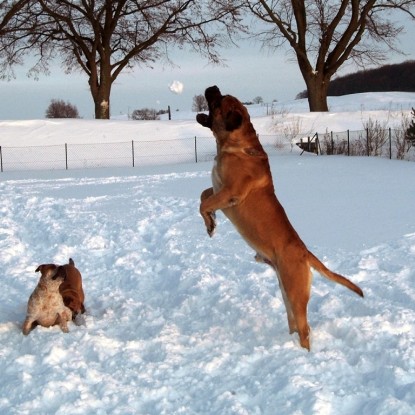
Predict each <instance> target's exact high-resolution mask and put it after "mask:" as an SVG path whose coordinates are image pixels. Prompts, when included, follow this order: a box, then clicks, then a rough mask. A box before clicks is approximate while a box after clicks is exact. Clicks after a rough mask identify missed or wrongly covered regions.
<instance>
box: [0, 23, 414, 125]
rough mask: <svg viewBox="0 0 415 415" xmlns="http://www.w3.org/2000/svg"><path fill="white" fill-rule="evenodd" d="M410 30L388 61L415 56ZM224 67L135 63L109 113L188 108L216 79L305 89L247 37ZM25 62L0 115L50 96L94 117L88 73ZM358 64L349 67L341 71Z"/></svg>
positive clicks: (186, 59)
mask: <svg viewBox="0 0 415 415" xmlns="http://www.w3.org/2000/svg"><path fill="white" fill-rule="evenodd" d="M405 25H406V28H407V33H406V34H404V35H402V36H401V38H400V39H401V43H400V47H401V49H402V51H403V52H405V53H406V54H407V56H402V55H392V54H391V56H390V61H389V62H390V63H397V62H402V61H404V60H409V59H415V42H414V38H415V37H414V35H413V34H414V33H415V22H413V21H412V22H409V21H408V24H406V23H405ZM222 56H223V57H224V58H225V59H227V66H226V67H217V66H216V67H215V66H211V65H207V64H206V61H205V60H203V59H202V58H201V57H199V56H198V55H195V54H193V53H189V52H180V53H177V54H176V58H175V64H176V65H177V67H173V68H172V67H165V68H163V67H161V65H155V67H154V69H148V68H143V69H140V68H137V69H136V70H134V71H130V73H127V72H124V73H123V74H121V75H120V76H119V78H118V80H117V81H116V83H115V84H114V85H113V89H112V94H111V115H119V114H127V113H128V112H130V113H131V112H132V111H133V110H134V109H137V108H144V107H149V108H156V109H162V108H167V106H168V105H170V107H171V109H172V112H173V113H172V115H173V117H174V111H175V110H176V109H180V110H190V109H191V106H192V100H193V97H194V96H195V95H198V94H201V93H203V92H204V89H205V88H206V87H207V86H210V85H213V84H217V85H218V86H219V87H220V88H221V90H222V91H223V92H224V93H230V94H232V95H235V96H237V97H238V98H240V99H241V100H250V99H252V98H254V97H256V96H258V95H259V96H261V97H262V98H263V99H264V101H265V102H271V101H272V100H274V99H277V100H278V101H286V100H291V99H294V98H295V96H296V95H297V94H298V93H299V92H300V91H303V90H304V89H305V84H304V81H303V79H302V77H301V74H300V71H299V69H298V66H297V64H296V62H294V61H293V60H292V59H290V56H291V55H288V54H287V53H286V52H285V51H284V50H283V49H280V50H278V51H277V52H275V51H274V52H273V54H271V53H268V52H267V51H264V50H261V48H260V45H258V44H253V43H247V42H245V43H244V45H243V46H241V47H240V48H236V47H234V48H232V49H227V50H223V52H222ZM27 69H28V68H27V67H22V68H19V69H18V71H17V77H16V79H14V80H12V81H10V82H6V81H0V96H1V99H0V119H2V120H6V119H38V118H44V114H45V110H46V108H47V106H48V105H49V103H50V101H51V100H52V99H63V100H65V101H69V102H71V103H72V104H73V105H76V107H77V108H78V110H79V113H80V116H81V117H83V118H88V119H91V118H94V105H93V101H92V97H91V95H90V92H89V90H88V80H87V77H86V76H85V75H83V74H81V73H73V74H70V75H65V74H63V73H62V71H61V69H60V67H59V66H56V67H55V68H53V69H52V71H51V74H50V75H49V76H45V75H42V76H41V77H40V79H39V80H38V81H35V80H33V79H31V78H27V77H26V75H25V73H26V71H27ZM354 70H355V69H353V68H351V67H348V68H344V69H343V71H346V72H351V71H354ZM173 80H178V81H180V82H182V83H183V84H184V91H183V93H182V94H181V95H176V94H173V93H172V92H170V90H169V84H170V83H171V82H172V81H173Z"/></svg>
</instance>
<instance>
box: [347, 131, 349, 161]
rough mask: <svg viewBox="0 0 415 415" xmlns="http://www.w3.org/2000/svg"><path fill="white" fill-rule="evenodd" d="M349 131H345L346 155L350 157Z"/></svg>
mask: <svg viewBox="0 0 415 415" xmlns="http://www.w3.org/2000/svg"><path fill="white" fill-rule="evenodd" d="M349 133H350V131H349V130H347V155H348V156H350V134H349Z"/></svg>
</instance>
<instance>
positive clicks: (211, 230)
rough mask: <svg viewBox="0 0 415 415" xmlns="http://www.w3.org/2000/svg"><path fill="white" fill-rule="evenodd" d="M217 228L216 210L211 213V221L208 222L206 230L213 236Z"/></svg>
mask: <svg viewBox="0 0 415 415" xmlns="http://www.w3.org/2000/svg"><path fill="white" fill-rule="evenodd" d="M215 229H216V214H215V212H211V213H209V222H208V223H206V230H207V233H208V235H209V236H210V237H212V236H213V234H214V233H215Z"/></svg>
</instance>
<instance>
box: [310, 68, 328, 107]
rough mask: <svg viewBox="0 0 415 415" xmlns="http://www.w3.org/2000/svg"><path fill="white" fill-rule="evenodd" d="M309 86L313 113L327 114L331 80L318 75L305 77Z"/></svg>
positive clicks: (313, 74)
mask: <svg viewBox="0 0 415 415" xmlns="http://www.w3.org/2000/svg"><path fill="white" fill-rule="evenodd" d="M304 79H305V82H306V85H307V96H308V105H309V107H310V111H311V112H327V111H328V110H329V108H328V105H327V91H328V89H329V84H330V78H329V77H327V76H319V74H318V73H317V74H316V73H314V72H313V73H311V74H307V76H304Z"/></svg>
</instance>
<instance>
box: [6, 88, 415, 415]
mask: <svg viewBox="0 0 415 415" xmlns="http://www.w3.org/2000/svg"><path fill="white" fill-rule="evenodd" d="M224 92H228V91H224ZM393 96H394V97H395V98H394V102H396V104H397V105H398V106H399V105H400V102H403V101H404V100H406V99H407V98H408V94H396V93H395V94H393ZM411 96H412V101H409V104H408V103H407V104H405V105H406V106H405V111H407V110H408V109H409V108H410V107H411V105H412V106H415V94H412V95H411ZM358 98H359V97H357V96H350V97H347V98H346V97H342V98H341V100H342V102H343V106H342V105H341V104H340V103H338V104H336V106H335V108H336V109H335V111H336V113H329V114H324V115H323V114H317V115H314V116H315V119H314V120H311V118H312V116H313V114H307V113H306V112H305V111H303V110H301V109H297V108H294V107H293V105H294V103H292V104H291V103H289V104H287V106H290V105H292V106H291V107H290V108H291V109H290V113H292V114H303V115H304V117H307V118H308V119H310V120H311V121H310V122H311V123H317V122H321V120H322V119H323V118H324V119H326V120H327V119H328V118H329V117H330V116H331V117H333V118H336V123H337V125H339V128H342V129H343V130H345V129H347V128H350V127H349V125H350V123H351V122H356V118H355V116H354V115H353V114H355V113H359V114H360V112H361V106H362V105H363V106H364V107H365V111H368V112H370V114H371V116H373V117H376V118H379V119H386V118H387V117H389V113H390V110H389V108H383V109H382V108H381V104H379V102H380V101H382V100H385V94H371V96H370V97H369V96H367V95H366V96H364V99H362V100H360V101H359V99H358ZM361 98H363V97H361ZM400 98H402V101H399V99H400ZM339 101H340V99H339V100H338V101H337V102H339ZM281 105H282V104H281ZM402 105H403V104H402ZM387 106H389V104H387ZM333 108H334V105H333ZM371 108H374V109H375V110H374V111H371ZM347 111H351V114H352V115H351V116H350V117H349V116H348V112H347ZM339 114H340V115H339ZM253 115H254V116H253V122H254V124H255V126H256V128H257V129H259V130H261V131H260V132H261V133H263V134H266V133H267V132H268V133H269V132H270V131H271V129H272V128H273V126H272V125H273V123H272V121H273V117H272V116H269V117H265V116H263V114H262V116H261V117H256V116H255V114H253ZM176 116H177V117H179V114H176ZM193 117H194V114H193ZM319 117H321V118H319ZM389 118H390V117H389ZM317 120H319V121H317ZM341 121H342V122H343V124H341V125H340V122H341ZM129 128H132V129H133V130H134V133H135V134H138V135H140V134H148V135H149V134H150V133H152V136H153V138H154V139H161V138H163V137H162V136H164V135H165V134H166V135H167V136H168V137H173V138H176V137H177V136H179V135H180V134H183V136H187V134H188V132H189V131H191V132H192V134H193V135H194V134H198V135H203V136H211V134H210V132H209V131H208V130H205V129H202V128H201V127H199V126H197V124H196V123H195V121H193V120H190V118H188V119H187V120H177V121H170V122H167V121H159V122H156V121H152V122H142V123H139V122H132V121H116V120H112V121H106V122H98V121H86V120H69V121H68V120H66V121H64V120H56V121H52V120H47V121H46V120H34V121H13V122H7V121H1V122H0V145H2V146H10V145H13V144H12V143H14V145H16V146H17V145H18V146H27V145H35V144H46V143H47V144H50V143H51V142H53V140H58V141H60V142H71V140H72V141H75V142H85V141H86V140H87V137H89V141H90V142H99V141H100V140H104V138H105V137H107V138H105V140H108V141H113V140H114V136H115V135H117V136H119V137H124V138H125V137H127V136H128V137H129V134H130V132H129V130H128V129H129ZM359 128H362V127H361V126H360V127H359ZM54 131H55V133H54ZM128 139H131V138H128ZM212 140H213V137H212ZM299 154H300V153H299V151H295V150H294V151H292V152H290V151H282V152H280V153H276V154H274V155H272V156H270V163H271V166H272V173H273V178H274V184H275V188H276V193H277V195H278V197H279V199H280V201H281V203H282V204H283V206H284V207H285V210H286V211H287V213H288V216H289V217H290V219H291V221H292V223H293V225H294V226H295V228H296V229H297V231H298V233H299V234H300V236H301V237H302V238H303V240H304V241H305V243H306V244H307V245H308V247H309V248H310V250H312V251H313V252H314V253H315V254H316V255H317V256H318V257H320V258H321V259H322V260H323V261H324V262H325V264H326V265H328V266H329V267H330V268H331V269H333V270H334V271H336V272H339V273H341V274H343V275H345V276H347V277H348V278H350V279H351V280H352V281H354V282H356V283H357V284H359V285H360V287H361V288H362V289H363V291H364V293H365V298H364V299H361V298H359V297H358V296H356V295H355V294H354V293H352V292H350V291H349V290H347V289H345V288H344V287H341V286H338V285H334V284H332V283H330V282H328V281H327V280H325V279H324V278H323V277H321V276H320V275H318V274H315V276H314V281H313V288H312V297H311V300H310V303H309V321H310V325H311V327H312V350H311V352H310V353H308V352H307V351H306V350H304V349H302V348H301V347H300V346H299V342H298V338H297V336H296V335H292V336H291V335H289V334H288V327H287V321H286V313H285V309H284V306H283V303H282V299H281V294H280V291H279V288H278V284H277V281H276V278H275V275H274V273H273V272H272V271H271V269H269V268H267V266H265V265H263V264H258V263H256V262H255V261H254V259H253V256H254V252H252V250H251V249H250V248H249V247H248V246H247V245H246V244H245V243H244V242H243V241H242V240H241V238H240V237H239V235H238V234H237V233H236V231H235V230H234V228H233V227H232V225H231V224H230V223H229V221H227V220H226V218H225V217H224V216H223V215H222V214H221V213H218V228H217V232H216V234H215V236H214V237H213V238H212V239H210V238H209V237H208V236H207V234H206V231H205V229H204V225H203V221H202V219H201V218H200V216H199V212H198V208H199V195H200V193H201V191H202V190H203V189H205V188H206V187H208V186H210V169H211V164H212V163H211V162H205V163H198V164H176V165H175V164H170V165H164V166H147V167H135V168H107V169H88V170H82V169H79V170H68V171H64V170H54V171H36V172H33V171H30V172H7V171H6V172H4V173H0V192H1V200H2V202H1V205H0V270H1V271H0V278H1V281H2V289H1V290H0V342H1V349H0V372H1V378H0V413H1V414H19V415H21V414H30V415H38V414H39V415H40V414H42V415H43V414H62V415H63V414H65V415H66V414H71V415H72V414H91V415H96V414H100V415H103V414H120V415H126V414H140V415H155V414H157V415H160V414H165V415H175V414H186V415H188V414H220V415H236V414H238V415H259V414H261V415H275V414H278V415H285V414H287V415H288V414H289V415H301V414H304V415H308V414H315V415H317V414H318V415H324V414H326V415H350V414H370V415H371V414H378V415H380V414H383V415H392V414H394V415H395V414H396V415H407V414H410V413H413V411H414V407H415V220H414V207H415V181H414V177H415V163H413V162H408V161H397V160H388V159H384V158H368V157H345V156H314V155H307V154H305V153H304V154H303V155H302V156H300V155H299ZM172 162H174V160H172ZM69 257H72V258H73V259H74V260H75V263H76V265H77V266H78V268H79V269H80V271H81V272H82V275H83V279H84V290H85V293H86V308H87V313H86V314H85V324H84V325H80V326H76V325H74V324H73V323H70V324H69V330H70V332H69V333H68V334H65V333H62V332H61V331H60V329H59V328H58V327H53V328H49V329H46V328H42V327H37V328H35V329H34V330H33V331H32V332H31V333H30V334H29V336H27V337H25V336H23V334H22V332H21V326H22V323H23V320H24V318H25V313H26V305H27V300H28V298H29V295H30V293H31V292H32V291H33V289H34V287H35V286H36V284H37V281H38V278H39V276H38V274H36V273H35V272H34V270H35V269H36V267H37V266H38V265H39V264H41V263H48V262H56V263H65V262H66V261H67V260H68V258H69Z"/></svg>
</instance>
